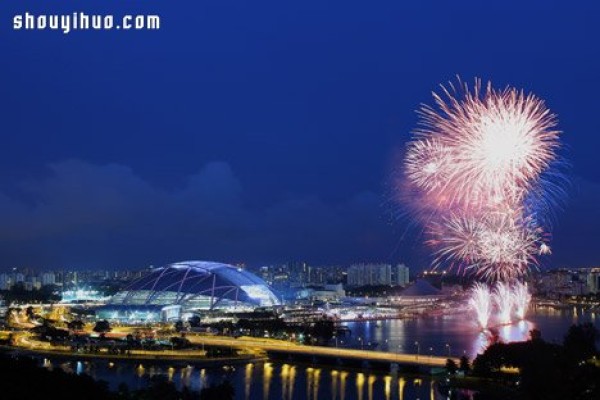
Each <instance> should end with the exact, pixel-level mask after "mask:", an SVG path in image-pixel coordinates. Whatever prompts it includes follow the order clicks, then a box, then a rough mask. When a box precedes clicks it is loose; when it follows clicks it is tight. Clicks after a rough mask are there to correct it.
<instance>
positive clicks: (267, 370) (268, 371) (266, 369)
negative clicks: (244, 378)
mask: <svg viewBox="0 0 600 400" xmlns="http://www.w3.org/2000/svg"><path fill="white" fill-rule="evenodd" d="M272 378H273V366H272V365H271V363H265V364H264V366H263V399H265V400H267V399H268V398H269V389H270V387H271V379H272Z"/></svg>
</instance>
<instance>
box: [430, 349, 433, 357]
mask: <svg viewBox="0 0 600 400" xmlns="http://www.w3.org/2000/svg"><path fill="white" fill-rule="evenodd" d="M429 358H433V347H430V348H429Z"/></svg>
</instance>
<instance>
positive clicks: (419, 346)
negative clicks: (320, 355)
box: [335, 336, 452, 359]
mask: <svg viewBox="0 0 600 400" xmlns="http://www.w3.org/2000/svg"><path fill="white" fill-rule="evenodd" d="M388 340H389V339H385V344H386V347H387V344H388ZM358 341H359V342H360V349H361V350H364V349H365V342H364V340H363V338H362V337H361V336H359V337H358ZM342 343H343V342H342ZM368 346H369V347H370V346H371V342H368ZM335 347H338V343H337V337H336V338H335ZM415 347H416V349H417V354H416V358H417V359H419V356H420V355H421V344H420V343H419V341H415ZM445 347H446V349H447V350H448V357H451V354H452V347H451V346H450V343H446V345H445ZM401 349H402V345H401V344H399V345H398V355H400V350H401ZM388 350H389V349H388ZM429 356H430V357H433V347H430V348H429Z"/></svg>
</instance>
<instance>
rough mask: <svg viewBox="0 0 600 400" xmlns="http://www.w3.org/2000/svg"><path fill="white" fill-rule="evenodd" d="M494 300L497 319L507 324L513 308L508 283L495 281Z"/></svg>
mask: <svg viewBox="0 0 600 400" xmlns="http://www.w3.org/2000/svg"><path fill="white" fill-rule="evenodd" d="M494 301H495V303H496V306H497V307H498V321H499V322H500V323H501V324H509V323H510V320H511V314H512V310H513V295H512V292H511V288H510V285H509V284H508V283H504V282H497V283H496V287H495V288H494Z"/></svg>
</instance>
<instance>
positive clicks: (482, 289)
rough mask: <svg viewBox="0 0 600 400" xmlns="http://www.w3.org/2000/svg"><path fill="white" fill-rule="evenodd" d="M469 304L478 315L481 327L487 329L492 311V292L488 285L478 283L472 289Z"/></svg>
mask: <svg viewBox="0 0 600 400" xmlns="http://www.w3.org/2000/svg"><path fill="white" fill-rule="evenodd" d="M469 305H470V306H471V308H473V310H475V314H476V315H477V322H478V323H479V326H480V327H481V329H486V328H487V326H488V320H489V319H490V315H491V313H492V294H491V293H490V289H489V288H488V287H487V285H485V284H483V283H476V284H475V285H474V286H473V288H472V289H471V298H470V299H469Z"/></svg>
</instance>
